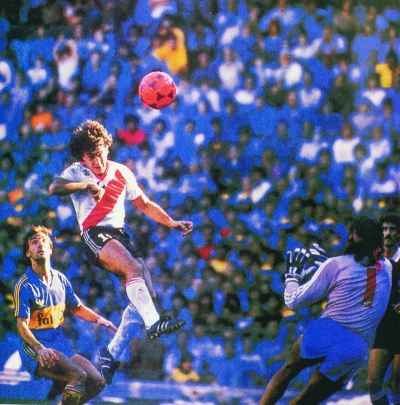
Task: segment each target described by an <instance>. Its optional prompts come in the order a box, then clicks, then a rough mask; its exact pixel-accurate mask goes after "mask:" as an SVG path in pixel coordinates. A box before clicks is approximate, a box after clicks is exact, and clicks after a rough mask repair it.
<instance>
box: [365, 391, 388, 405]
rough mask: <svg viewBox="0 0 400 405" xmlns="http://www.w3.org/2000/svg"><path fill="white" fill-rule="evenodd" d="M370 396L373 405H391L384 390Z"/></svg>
mask: <svg viewBox="0 0 400 405" xmlns="http://www.w3.org/2000/svg"><path fill="white" fill-rule="evenodd" d="M369 396H370V398H371V402H372V405H389V400H388V397H387V395H386V391H385V389H384V388H382V389H381V390H380V391H379V392H376V393H375V394H369Z"/></svg>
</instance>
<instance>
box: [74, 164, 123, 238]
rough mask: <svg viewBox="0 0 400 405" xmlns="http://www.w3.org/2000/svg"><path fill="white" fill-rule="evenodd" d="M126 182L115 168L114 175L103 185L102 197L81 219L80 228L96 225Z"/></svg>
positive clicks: (113, 203) (114, 201) (111, 208)
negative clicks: (84, 217) (82, 219)
mask: <svg viewBox="0 0 400 405" xmlns="http://www.w3.org/2000/svg"><path fill="white" fill-rule="evenodd" d="M125 184H126V180H125V178H124V177H123V176H122V174H121V172H120V171H119V170H117V171H116V172H115V177H114V178H113V179H112V180H111V181H109V182H108V184H107V185H106V187H105V193H104V195H103V198H102V199H101V200H100V201H99V202H98V203H97V204H96V205H95V206H94V208H93V210H92V212H91V213H90V214H89V215H88V216H87V217H86V219H85V220H84V221H83V224H82V228H83V230H84V231H85V230H86V229H88V228H90V227H92V226H96V225H98V223H99V222H100V221H101V220H102V219H104V218H105V217H106V215H107V214H108V213H110V212H111V211H112V210H113V208H114V207H115V204H116V203H117V201H118V198H119V196H120V195H121V193H122V192H123V191H124V188H125Z"/></svg>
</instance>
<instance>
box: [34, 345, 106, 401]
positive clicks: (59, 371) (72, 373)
mask: <svg viewBox="0 0 400 405" xmlns="http://www.w3.org/2000/svg"><path fill="white" fill-rule="evenodd" d="M56 353H57V356H58V360H57V361H56V363H55V364H54V365H53V366H51V367H49V368H44V367H42V366H41V365H39V366H38V368H37V375H38V376H39V377H43V378H47V379H49V380H57V381H62V382H65V387H64V390H63V392H62V402H61V403H62V405H80V404H81V403H83V402H82V401H83V400H84V398H85V395H84V392H85V386H86V382H87V378H88V375H87V373H86V371H85V370H84V369H83V368H82V367H81V366H80V365H79V364H77V363H75V361H73V360H72V359H70V358H69V357H67V356H65V354H63V353H60V352H58V351H56ZM100 384H102V388H101V389H103V388H104V385H105V384H104V382H102V379H100Z"/></svg>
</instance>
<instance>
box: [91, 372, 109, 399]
mask: <svg viewBox="0 0 400 405" xmlns="http://www.w3.org/2000/svg"><path fill="white" fill-rule="evenodd" d="M91 385H92V389H93V391H94V392H95V395H97V394H99V393H100V392H101V391H103V390H104V388H105V386H106V382H105V381H104V378H102V377H101V376H99V377H97V378H95V379H94V381H93V384H91Z"/></svg>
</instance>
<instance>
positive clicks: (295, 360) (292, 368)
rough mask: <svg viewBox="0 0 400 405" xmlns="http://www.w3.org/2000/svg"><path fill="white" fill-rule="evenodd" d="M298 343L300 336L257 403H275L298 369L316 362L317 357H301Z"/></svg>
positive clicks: (298, 371) (268, 404)
mask: <svg viewBox="0 0 400 405" xmlns="http://www.w3.org/2000/svg"><path fill="white" fill-rule="evenodd" d="M300 343H301V337H300V338H299V339H298V340H297V341H296V343H295V344H294V346H293V349H292V352H291V354H290V357H289V359H288V360H287V361H286V363H285V364H284V365H283V367H282V368H281V369H280V370H279V371H278V372H277V373H276V374H275V375H274V377H273V378H272V379H271V381H270V382H269V384H268V385H267V388H266V389H265V391H264V394H263V396H262V398H261V400H260V403H259V405H273V404H276V403H277V402H278V401H279V399H280V398H282V396H283V394H284V393H285V391H286V389H287V387H288V385H289V383H290V381H291V380H292V379H293V378H294V377H296V376H297V375H298V374H299V373H300V371H302V370H303V369H304V368H306V367H310V366H312V365H314V364H317V362H318V360H317V359H315V360H314V359H312V360H309V359H303V358H302V357H301V354H300ZM308 405H309V404H308Z"/></svg>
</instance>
